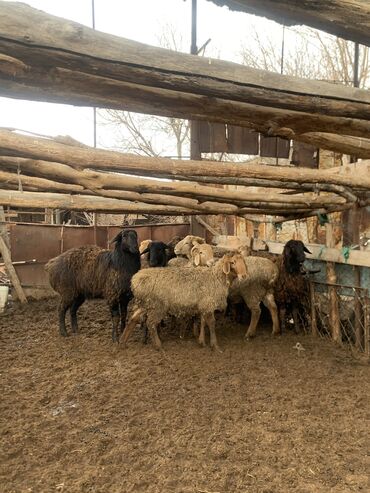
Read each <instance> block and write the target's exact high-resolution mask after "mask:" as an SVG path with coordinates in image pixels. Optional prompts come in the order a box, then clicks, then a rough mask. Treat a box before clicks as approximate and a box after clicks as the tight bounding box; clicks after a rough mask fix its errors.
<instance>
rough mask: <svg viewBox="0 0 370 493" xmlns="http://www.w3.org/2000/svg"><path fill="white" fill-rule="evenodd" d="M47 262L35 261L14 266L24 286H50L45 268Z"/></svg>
mask: <svg viewBox="0 0 370 493" xmlns="http://www.w3.org/2000/svg"><path fill="white" fill-rule="evenodd" d="M45 263H46V262H35V263H32V264H21V265H19V264H18V265H15V266H14V267H15V270H16V272H17V274H18V277H19V280H20V283H21V284H22V286H23V287H39V288H44V287H45V288H49V287H50V284H49V280H48V275H47V272H46V271H45V269H44V266H45Z"/></svg>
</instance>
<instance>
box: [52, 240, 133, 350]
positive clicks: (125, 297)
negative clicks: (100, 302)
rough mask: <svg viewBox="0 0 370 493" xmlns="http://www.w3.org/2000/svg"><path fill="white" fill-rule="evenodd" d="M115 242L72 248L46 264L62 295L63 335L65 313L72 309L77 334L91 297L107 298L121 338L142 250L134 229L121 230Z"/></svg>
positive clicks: (114, 333)
mask: <svg viewBox="0 0 370 493" xmlns="http://www.w3.org/2000/svg"><path fill="white" fill-rule="evenodd" d="M113 242H114V243H115V248H114V250H113V251H110V250H105V249H102V248H100V247H97V246H82V247H79V248H72V249H71V250H68V251H67V252H64V253H62V254H61V255H59V256H58V257H55V258H53V259H51V260H50V261H49V262H48V263H47V264H46V266H45V269H46V271H47V272H48V274H49V281H50V284H51V286H52V288H53V289H54V291H56V292H57V293H59V295H60V297H61V299H60V304H59V332H60V334H61V335H62V336H66V335H67V331H66V326H65V314H66V312H67V310H68V309H69V311H70V315H71V327H72V332H74V333H76V332H77V330H78V325H77V310H78V308H79V307H80V306H81V305H82V303H83V302H84V301H85V300H86V299H88V298H104V299H106V300H107V303H108V306H109V308H110V311H111V315H112V321H113V329H112V339H113V340H114V341H116V340H117V339H118V337H119V334H120V328H119V319H120V315H121V326H122V327H123V324H124V323H125V319H126V312H127V304H128V302H129V300H130V298H131V296H132V294H131V289H130V282H131V278H132V276H133V275H134V274H135V273H136V272H137V271H138V270H139V269H140V253H139V247H138V242H137V234H136V231H134V230H123V231H121V232H120V233H119V234H118V235H117V236H116V237H115V238H114V240H113Z"/></svg>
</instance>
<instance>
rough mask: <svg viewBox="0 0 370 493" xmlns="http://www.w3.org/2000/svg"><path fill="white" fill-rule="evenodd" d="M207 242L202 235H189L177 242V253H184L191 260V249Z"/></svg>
mask: <svg viewBox="0 0 370 493" xmlns="http://www.w3.org/2000/svg"><path fill="white" fill-rule="evenodd" d="M203 243H205V240H204V239H203V238H201V237H200V236H194V235H188V236H185V238H184V239H183V240H181V241H179V242H178V243H177V245H176V246H175V254H176V255H183V256H184V257H187V258H188V259H189V260H190V259H191V249H192V248H193V247H194V246H196V245H201V244H203Z"/></svg>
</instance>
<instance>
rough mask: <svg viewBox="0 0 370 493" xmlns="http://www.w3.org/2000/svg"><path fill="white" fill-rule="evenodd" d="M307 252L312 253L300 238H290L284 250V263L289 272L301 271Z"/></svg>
mask: <svg viewBox="0 0 370 493" xmlns="http://www.w3.org/2000/svg"><path fill="white" fill-rule="evenodd" d="M305 252H306V253H311V252H310V251H309V250H308V248H307V247H306V246H305V245H304V243H303V242H302V241H300V240H289V241H288V242H287V243H286V244H285V246H284V250H283V260H284V265H285V268H286V270H287V272H288V273H289V274H298V273H300V272H301V269H302V264H303V262H304V261H305V260H306V255H305Z"/></svg>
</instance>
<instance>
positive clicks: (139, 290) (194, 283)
mask: <svg viewBox="0 0 370 493" xmlns="http://www.w3.org/2000/svg"><path fill="white" fill-rule="evenodd" d="M245 276H246V266H245V262H244V258H243V257H242V256H241V255H240V254H237V253H236V254H233V255H225V256H224V257H223V258H222V259H220V260H218V261H217V262H216V263H215V264H214V265H213V266H212V267H179V268H176V269H172V268H170V269H169V268H158V269H144V270H142V271H140V272H138V273H137V274H135V275H134V276H133V278H132V282H131V288H132V292H133V294H134V300H135V303H136V306H137V309H136V310H135V311H134V313H133V315H132V317H131V318H130V320H129V321H128V322H127V324H126V328H125V331H124V333H123V338H122V342H123V344H124V345H125V344H126V342H127V340H128V338H129V336H130V334H131V332H132V330H133V329H134V327H135V326H136V323H137V321H138V320H141V319H142V317H146V320H147V325H148V328H149V331H150V334H151V336H152V339H153V342H154V345H155V346H156V347H157V348H160V347H161V341H160V339H159V337H158V333H157V327H158V325H159V323H160V322H161V320H163V319H164V318H166V317H168V316H174V317H176V318H179V317H193V316H200V319H201V331H200V335H199V342H200V344H202V345H204V344H205V325H207V326H208V328H209V331H210V345H211V347H214V348H216V349H217V350H219V347H218V343H217V338H216V332H215V316H214V313H215V311H216V310H225V308H226V305H227V296H228V291H229V285H230V283H231V282H232V281H233V280H234V279H235V278H236V277H238V278H241V279H243V278H244V277H245Z"/></svg>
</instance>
